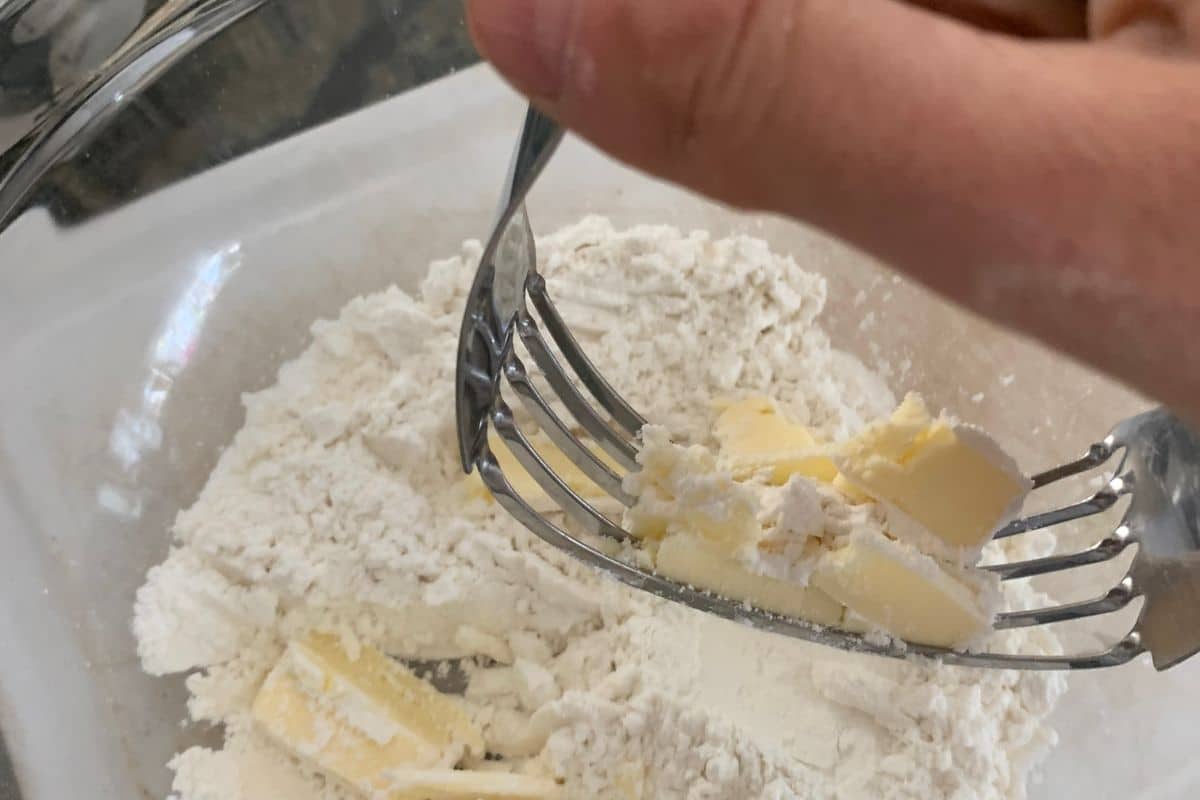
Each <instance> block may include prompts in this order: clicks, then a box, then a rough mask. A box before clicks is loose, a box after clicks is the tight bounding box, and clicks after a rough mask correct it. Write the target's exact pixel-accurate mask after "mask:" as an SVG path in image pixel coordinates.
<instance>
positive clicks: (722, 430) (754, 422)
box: [713, 397, 837, 485]
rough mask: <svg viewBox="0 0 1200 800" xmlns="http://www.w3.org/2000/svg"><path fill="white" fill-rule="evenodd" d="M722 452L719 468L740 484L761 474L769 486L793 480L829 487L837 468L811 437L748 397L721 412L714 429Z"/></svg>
mask: <svg viewBox="0 0 1200 800" xmlns="http://www.w3.org/2000/svg"><path fill="white" fill-rule="evenodd" d="M713 435H714V436H715V437H716V439H717V441H718V443H720V446H721V456H720V461H721V466H722V467H723V468H725V469H727V470H729V471H730V472H731V473H732V474H733V477H735V478H737V479H739V480H743V479H745V478H748V477H750V476H751V475H754V474H757V473H759V472H765V473H766V475H767V480H768V482H769V483H772V484H774V485H782V484H784V483H786V482H787V480H788V478H789V477H791V476H792V475H802V476H804V477H806V478H813V479H815V480H820V481H826V482H828V481H832V480H833V479H834V477H835V476H836V475H837V467H836V466H835V465H834V462H833V460H832V459H831V458H830V457H829V452H828V448H825V447H822V446H821V445H819V444H818V443H817V440H816V438H815V437H814V436H813V435H812V432H811V431H809V429H808V428H806V427H804V426H803V425H798V424H796V423H794V422H792V421H791V420H789V419H787V418H786V417H785V416H783V414H781V413H780V411H779V407H778V406H777V405H776V404H775V402H774V401H773V400H771V399H769V398H766V397H750V398H747V399H745V400H742V401H740V402H737V403H733V404H731V405H729V406H727V407H726V408H725V410H724V411H723V412H721V415H720V416H719V417H718V418H717V422H716V424H715V425H714V426H713Z"/></svg>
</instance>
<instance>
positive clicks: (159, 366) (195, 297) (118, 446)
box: [102, 242, 242, 515]
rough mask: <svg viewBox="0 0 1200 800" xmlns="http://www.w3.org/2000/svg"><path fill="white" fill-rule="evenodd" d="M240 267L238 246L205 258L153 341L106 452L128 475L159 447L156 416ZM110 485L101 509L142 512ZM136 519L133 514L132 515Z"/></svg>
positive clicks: (157, 418)
mask: <svg viewBox="0 0 1200 800" xmlns="http://www.w3.org/2000/svg"><path fill="white" fill-rule="evenodd" d="M241 266H242V246H241V244H240V243H238V242H233V243H231V244H229V245H227V246H226V247H223V248H222V249H220V250H218V251H216V252H214V253H211V254H209V255H208V256H206V257H204V258H203V259H202V260H201V261H200V262H199V264H198V265H197V266H196V270H195V274H194V275H193V276H192V280H191V281H190V282H189V283H188V286H187V288H186V289H185V290H184V292H183V294H182V295H181V296H180V298H179V301H178V302H177V303H176V304H175V307H174V308H173V309H171V313H170V315H169V316H168V317H167V320H166V322H165V323H164V324H163V327H162V329H161V330H160V331H159V333H158V336H157V337H155V339H154V343H153V344H152V346H151V348H150V358H149V363H148V364H147V365H146V366H147V368H148V370H147V373H148V374H147V376H146V381H145V383H143V384H142V389H141V393H140V398H139V400H140V402H139V403H138V404H137V406H136V407H133V408H123V409H121V410H120V411H119V412H118V413H117V419H116V421H115V422H114V424H113V428H112V433H111V434H110V435H109V446H108V448H109V452H110V453H111V454H112V455H113V457H114V458H115V459H116V460H117V463H118V464H120V465H121V468H122V469H123V470H124V471H126V472H131V471H133V470H134V469H136V468H137V466H138V464H139V463H140V462H141V459H142V455H143V454H144V453H146V452H150V451H154V450H157V449H158V448H159V447H161V446H162V427H161V426H160V424H159V417H160V416H161V415H162V410H163V405H164V404H165V403H166V400H167V397H168V396H169V394H170V390H171V386H172V385H173V383H174V381H175V377H176V376H177V375H178V374H179V372H180V370H182V369H183V368H184V367H186V366H187V364H188V362H189V361H191V359H192V357H193V356H194V355H195V352H196V347H197V343H198V341H199V339H200V333H201V331H202V330H203V329H204V321H205V319H206V318H207V316H208V314H209V311H210V309H211V308H212V306H213V303H214V302H215V301H216V299H217V297H218V296H219V295H220V293H221V289H222V288H223V287H224V286H225V284H226V282H228V280H229V279H230V277H232V276H233V274H234V273H235V272H237V271H238V269H239V268H240V267H241ZM119 491H120V490H118V489H117V488H116V487H114V486H111V485H109V486H105V487H104V492H105V500H106V501H105V502H103V503H102V505H103V506H104V507H105V508H107V509H108V510H110V511H113V512H114V513H119V510H121V509H125V510H127V511H125V512H124V513H126V514H128V513H133V512H137V513H140V510H141V503H140V501H139V500H137V499H136V498H122V499H120V500H119V501H118V498H117V497H116V494H117V493H119ZM135 515H136V514H135Z"/></svg>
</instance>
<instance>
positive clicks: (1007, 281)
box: [468, 0, 1200, 422]
mask: <svg viewBox="0 0 1200 800" xmlns="http://www.w3.org/2000/svg"><path fill="white" fill-rule="evenodd" d="M922 5H924V6H927V7H928V8H921V7H916V6H914V5H912V4H906V3H903V2H900V0H468V14H469V20H470V25H471V30H472V34H473V36H474V38H475V41H476V43H477V45H478V46H479V48H480V50H481V52H482V53H483V54H484V56H485V57H486V58H488V59H489V60H490V61H491V62H492V63H493V64H494V65H495V66H496V67H497V68H498V69H499V70H500V72H501V73H502V74H504V75H505V76H506V77H507V78H508V79H509V80H510V81H511V82H512V83H513V84H514V85H515V86H516V87H517V88H518V89H520V90H521V91H523V92H524V93H526V94H528V95H530V96H531V97H532V98H533V100H534V102H535V103H536V104H537V105H539V106H540V107H541V108H543V109H544V110H545V111H547V112H548V113H550V114H551V115H553V116H554V117H556V118H557V119H558V120H559V121H560V122H562V123H563V124H564V125H566V126H567V127H569V128H571V129H572V130H574V131H575V132H577V133H579V134H580V135H582V136H584V137H585V138H587V139H589V140H591V141H592V142H593V143H595V144H596V145H598V146H599V147H601V148H602V149H604V150H606V151H608V152H609V153H611V154H613V155H614V156H616V157H618V158H620V159H623V160H625V161H627V162H629V163H631V164H633V165H634V166H637V167H640V168H642V169H644V170H646V171H648V172H651V173H654V174H656V175H659V176H662V177H665V178H667V179H670V180H673V181H676V182H678V183H680V184H683V185H685V186H688V187H690V188H692V189H695V190H697V191H700V192H702V193H704V194H706V195H708V196H710V197H713V198H715V199H717V200H720V201H723V202H726V203H731V204H733V205H736V206H740V207H744V208H751V209H758V210H764V211H771V212H778V213H782V214H786V215H790V216H792V217H795V218H798V219H801V220H804V221H806V222H809V223H812V224H815V225H817V226H819V227H821V228H823V229H825V230H827V231H829V232H831V233H833V234H835V235H837V236H839V237H841V238H843V239H844V240H846V241H848V242H850V243H852V244H854V245H856V246H858V247H860V248H862V249H864V250H866V251H868V252H870V253H872V254H874V255H876V256H878V257H879V258H881V259H883V260H884V261H886V262H887V263H889V264H891V265H893V266H895V267H897V268H898V269H901V270H903V271H904V272H906V273H908V274H909V275H911V276H913V277H914V278H916V279H918V280H920V281H922V282H924V283H925V284H927V285H929V286H931V287H932V288H934V289H935V290H937V291H939V292H941V293H942V294H944V295H945V296H947V297H949V298H951V299H953V300H955V301H957V302H959V303H961V304H963V305H965V306H968V307H970V308H972V309H975V310H976V311H979V312H981V313H983V314H985V315H986V316H989V317H991V318H993V319H995V320H998V321H999V322H1001V323H1003V324H1006V325H1009V326H1011V327H1013V328H1016V329H1019V330H1023V331H1026V332H1028V333H1030V334H1032V335H1034V336H1037V337H1038V338H1040V339H1042V340H1043V341H1045V342H1047V343H1048V344H1050V345H1052V346H1054V347H1057V348H1058V349H1060V350H1062V351H1064V352H1066V353H1069V354H1071V355H1073V356H1075V357H1077V358H1080V359H1082V360H1085V361H1087V362H1089V363H1091V364H1092V365H1094V366H1096V367H1098V368H1100V369H1102V370H1104V371H1107V372H1108V373H1110V374H1112V375H1114V376H1116V377H1118V378H1120V379H1123V380H1125V381H1126V382H1127V383H1129V384H1131V385H1133V386H1134V387H1136V388H1138V389H1141V390H1142V391H1145V392H1147V393H1148V394H1150V395H1153V396H1155V397H1157V398H1159V399H1160V400H1162V401H1163V402H1166V403H1168V404H1169V405H1171V406H1172V407H1174V408H1175V410H1176V411H1177V412H1179V413H1182V414H1184V415H1185V416H1188V417H1190V418H1191V419H1192V420H1193V421H1197V422H1200V61H1196V60H1194V59H1193V50H1192V46H1193V44H1196V45H1197V46H1198V47H1200V0H1092V2H1091V3H1090V4H1086V3H1085V0H923V3H922ZM931 8H932V9H936V12H935V11H933V10H930V9H931ZM938 12H942V13H938ZM1086 30H1090V31H1091V32H1092V34H1093V37H1094V38H1093V39H1092V40H1091V41H1081V40H1070V39H1065V38H1031V37H1034V36H1035V35H1039V34H1040V35H1046V36H1054V37H1063V36H1070V35H1076V34H1082V33H1083V32H1084V31H1086Z"/></svg>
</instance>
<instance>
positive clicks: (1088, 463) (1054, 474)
mask: <svg viewBox="0 0 1200 800" xmlns="http://www.w3.org/2000/svg"><path fill="white" fill-rule="evenodd" d="M1118 449H1119V446H1118V445H1117V444H1116V439H1115V437H1113V436H1112V435H1111V434H1110V435H1109V436H1107V437H1106V438H1105V439H1104V441H1102V442H1097V443H1096V444H1094V445H1092V446H1091V447H1089V448H1088V451H1087V453H1085V454H1084V455H1083V457H1082V458H1077V459H1076V460H1074V461H1071V462H1068V463H1066V464H1062V465H1060V466H1057V467H1054V468H1053V469H1048V470H1046V471H1045V472H1039V473H1038V474H1037V475H1034V476H1033V477H1032V478H1031V480H1032V481H1033V488H1034V489H1040V488H1042V487H1043V486H1049V485H1050V484H1052V483H1055V482H1057V481H1061V480H1062V479H1063V478H1069V477H1071V476H1072V475H1078V474H1079V473H1081V472H1087V471H1088V470H1089V469H1094V468H1095V467H1098V466H1100V465H1101V464H1103V463H1104V462H1105V461H1108V460H1109V459H1110V458H1112V455H1113V453H1115V452H1116V451H1117V450H1118Z"/></svg>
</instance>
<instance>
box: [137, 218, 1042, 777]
mask: <svg viewBox="0 0 1200 800" xmlns="http://www.w3.org/2000/svg"><path fill="white" fill-rule="evenodd" d="M538 246H539V257H540V269H541V271H542V273H543V274H544V275H545V276H546V278H547V280H548V281H549V284H550V289H551V292H552V293H553V295H554V296H555V297H556V298H557V299H558V301H559V305H560V309H561V310H562V311H563V313H564V315H565V316H566V317H567V318H568V319H569V320H571V321H572V324H573V328H574V330H575V331H576V332H577V335H578V336H579V338H580V339H581V340H582V341H583V343H584V345H585V347H586V349H587V350H588V352H589V354H590V355H591V356H592V358H593V360H594V361H595V362H596V363H597V365H598V366H599V367H600V368H601V370H602V371H603V372H604V373H605V375H607V376H608V377H609V379H610V380H611V381H612V382H613V383H614V384H615V385H616V386H617V387H619V389H620V390H621V391H622V392H623V393H624V394H625V395H626V396H627V397H628V398H629V400H630V401H631V402H632V403H633V405H634V406H635V407H636V408H638V409H639V410H640V411H642V412H643V413H644V414H645V415H646V417H647V418H649V419H651V420H653V421H655V422H656V423H658V424H661V425H664V426H665V427H666V428H667V429H668V430H669V431H670V432H671V435H672V437H674V438H675V439H676V440H677V441H682V442H695V443H700V444H711V442H709V440H708V437H709V431H710V430H711V426H712V422H713V416H714V415H713V409H712V406H711V405H710V404H711V401H712V400H713V399H715V398H719V397H728V398H736V397H739V396H744V395H748V394H752V393H753V394H762V393H766V394H769V395H770V396H771V397H773V398H775V399H777V401H778V402H779V403H780V406H781V408H782V410H783V411H784V412H785V413H786V414H787V415H788V416H789V417H790V418H792V419H794V420H797V421H799V422H801V423H804V424H806V425H809V426H811V427H812V428H814V429H815V430H817V431H818V432H819V433H821V434H822V435H823V436H824V437H825V438H827V439H829V440H835V439H842V438H845V437H846V436H848V435H850V434H851V433H853V432H854V431H856V430H857V429H858V428H860V427H861V426H862V425H863V424H864V423H865V422H866V421H867V420H870V419H872V418H874V417H877V416H880V415H883V414H886V413H887V412H888V411H890V410H891V408H892V407H893V405H894V400H895V398H894V397H893V396H892V394H891V392H890V391H889V390H888V389H887V387H886V386H885V385H884V384H883V383H882V381H881V380H880V379H879V378H878V377H877V376H875V375H873V374H872V373H871V372H869V371H868V370H867V369H866V368H865V367H863V365H862V364H861V363H859V362H858V361H857V360H855V359H853V358H852V357H850V356H848V355H846V354H844V353H840V352H839V351H837V350H835V349H833V348H832V346H831V344H830V342H829V340H828V337H827V336H826V335H825V333H824V332H823V331H822V329H821V328H820V326H819V325H818V323H817V317H818V315H819V313H820V311H821V309H822V307H823V305H824V303H825V299H826V287H825V282H824V280H823V279H822V278H820V277H819V276H816V275H813V274H810V273H807V272H805V271H804V270H802V269H801V268H800V266H798V265H797V264H796V263H795V262H794V261H793V260H792V259H790V258H787V257H783V256H778V255H775V254H773V253H771V252H770V250H769V249H768V247H767V246H766V244H764V243H763V242H761V241H759V240H756V239H753V238H748V237H733V238H729V239H721V240H714V239H712V238H711V237H709V236H708V235H707V234H705V233H703V232H694V233H690V234H681V233H680V232H678V231H676V230H675V229H672V228H668V227H650V226H642V227H637V228H633V229H631V230H627V231H617V230H615V229H614V228H613V227H612V226H611V225H610V224H609V223H608V222H607V221H606V220H603V219H600V218H596V217H589V218H587V219H584V220H583V221H581V222H580V223H578V224H576V225H574V226H571V227H569V228H566V229H564V230H563V231H560V232H559V233H557V234H554V235H552V236H549V237H546V238H544V239H541V240H540V241H539V245H538ZM479 256H480V246H479V244H478V243H476V242H469V243H467V244H466V245H464V247H463V249H462V252H461V253H460V254H459V255H457V256H455V257H452V258H449V259H446V260H444V261H439V262H436V263H434V264H432V265H431V266H430V269H429V273H428V277H426V279H425V280H424V282H423V283H422V284H421V287H420V291H419V292H418V293H416V294H415V295H409V294H406V293H404V292H402V291H400V290H399V289H395V288H393V289H389V290H387V291H384V292H381V293H379V294H376V295H372V296H369V297H364V298H359V299H357V300H354V301H352V302H351V303H349V304H348V305H347V306H346V308H345V309H344V310H343V311H342V313H341V315H340V316H339V318H338V319H337V320H334V321H323V322H318V323H316V324H315V325H314V326H313V329H312V332H313V342H312V344H311V346H310V347H309V348H308V349H307V350H306V351H305V352H304V353H303V354H302V355H301V356H300V357H299V358H297V359H296V360H295V361H293V362H291V363H289V364H287V365H286V366H284V367H283V368H282V369H281V370H280V372H279V378H278V381H277V383H276V384H275V385H274V386H272V387H271V388H269V389H267V390H265V391H262V392H258V393H256V394H253V395H249V396H247V397H246V398H245V405H246V422H245V426H244V427H243V428H242V430H241V431H240V432H239V433H238V434H237V436H236V437H235V438H234V440H233V442H232V443H231V445H230V446H229V448H228V449H227V450H226V451H225V452H224V454H223V455H222V457H221V459H220V462H219V463H218V465H217V467H216V469H215V470H214V471H213V474H212V476H211V477H210V479H209V481H208V483H207V485H206V486H205V488H204V490H203V491H202V492H201V494H200V497H199V498H198V499H197V501H196V503H195V504H194V505H193V506H192V507H191V508H189V509H187V510H185V511H183V512H182V513H180V514H179V516H178V518H177V520H176V522H175V526H174V529H173V544H172V549H171V552H170V554H169V555H168V557H167V559H166V560H165V562H164V563H163V564H161V565H159V566H157V567H155V568H154V569H152V570H151V571H150V573H149V575H148V576H147V579H146V584H145V585H144V586H143V588H142V589H141V591H140V592H139V594H138V598H137V605H136V608H135V613H134V623H133V624H134V630H135V633H136V635H137V639H138V644H139V654H140V656H141V659H142V665H143V667H144V668H145V669H146V671H147V672H150V673H152V674H156V675H163V674H170V673H190V674H189V676H188V678H187V684H188V688H189V691H190V692H191V700H190V703H189V713H190V715H191V717H192V718H193V719H195V720H201V721H207V722H215V723H220V724H222V725H223V726H224V730H225V737H226V741H225V744H224V747H223V748H222V749H221V750H217V751H214V750H208V749H201V748H193V749H191V750H188V751H186V752H184V753H181V754H180V755H178V756H177V757H176V759H175V760H174V761H173V762H172V767H173V768H174V770H175V774H176V779H175V785H174V795H173V797H174V798H177V800H217V799H218V798H219V799H220V800H272V799H273V798H278V797H285V796H286V797H289V798H299V800H341V799H343V798H348V797H349V794H348V793H347V791H346V790H345V789H343V788H341V787H339V786H337V785H334V784H332V783H327V782H326V781H324V780H323V779H322V778H321V777H320V776H317V775H313V774H310V773H308V772H306V771H305V769H304V768H303V767H302V766H301V765H300V764H298V763H297V762H294V761H293V760H292V759H291V758H290V757H288V756H287V754H285V753H283V752H282V751H281V750H278V749H277V748H275V747H274V746H273V745H271V744H269V743H267V742H265V741H262V740H261V739H260V738H259V737H258V736H257V734H256V733H255V732H254V730H253V726H252V724H251V722H250V719H249V710H250V704H251V702H252V699H253V697H254V693H255V692H256V690H257V688H258V686H259V685H260V684H261V681H262V680H263V677H264V676H265V674H266V672H267V671H269V669H270V668H271V666H272V664H273V662H274V661H275V659H276V658H278V656H279V654H280V653H281V652H282V650H283V647H284V646H285V645H286V642H287V641H288V639H289V638H291V637H295V636H299V635H302V634H304V633H306V632H308V631H311V630H323V631H331V632H335V633H338V634H340V635H341V636H342V638H343V641H344V642H346V643H347V645H348V646H351V647H353V646H354V645H355V644H356V643H369V644H372V645H374V646H376V647H379V648H380V649H382V650H384V651H385V652H388V653H390V654H392V655H394V656H397V657H400V658H411V659H440V658H457V657H471V656H480V655H486V656H488V659H487V660H479V661H478V663H476V662H473V661H468V662H467V670H468V673H469V678H470V685H469V688H468V690H467V693H466V703H467V705H468V707H469V708H470V709H471V711H472V713H473V714H474V715H475V717H476V719H477V720H478V721H479V722H480V724H481V725H482V726H483V730H484V734H485V739H486V740H487V745H488V749H489V750H490V751H491V752H493V753H497V754H500V755H502V756H504V757H506V758H508V759H510V760H511V761H513V762H514V763H515V764H517V765H518V766H521V767H522V768H527V769H535V770H540V771H543V772H547V773H550V774H553V775H555V776H558V777H561V778H563V779H565V781H566V788H567V792H568V795H569V796H571V797H578V798H591V797H613V798H640V797H646V798H672V797H680V798H685V797H686V798H734V797H737V798H752V797H761V798H793V797H804V798H810V797H811V798H910V797H911V798H951V797H954V798H957V797H968V796H969V797H975V798H1014V797H1015V798H1020V797H1023V796H1024V784H1025V780H1026V775H1027V772H1028V770H1029V768H1030V767H1031V765H1032V764H1034V763H1036V761H1037V759H1038V758H1040V756H1041V755H1042V754H1043V753H1044V752H1045V751H1046V749H1047V748H1048V747H1049V746H1051V745H1052V744H1053V733H1052V732H1051V731H1050V730H1049V728H1048V727H1047V726H1046V722H1045V720H1046V717H1047V715H1048V714H1049V713H1050V711H1051V710H1052V708H1053V706H1054V704H1055V702H1056V700H1057V699H1058V697H1059V696H1060V695H1061V694H1062V692H1063V689H1064V684H1063V679H1062V678H1061V677H1060V676H1058V675H1052V674H1018V673H1015V672H981V671H974V670H967V669H954V668H947V667H938V666H935V665H923V664H916V663H904V662H886V661H883V660H879V659H872V658H866V657H860V656H853V655H849V654H845V653H839V652H836V651H832V650H828V649H825V648H820V647H816V646H813V645H808V644H805V643H802V642H796V641H791V640H786V639H782V638H780V637H774V636H770V635H767V634H763V633H759V632H756V631H752V630H749V629H746V628H743V627H739V626H736V625H733V624H730V623H726V622H723V621H721V620H716V619H711V618H708V617H705V616H703V615H700V614H697V613H695V612H692V611H690V610H688V609H683V608H679V607H676V606H672V605H668V604H665V603H662V602H660V601H657V600H655V599H653V598H651V597H649V596H647V595H644V594H641V593H638V592H635V591H633V590H630V589H627V588H625V587H623V586H620V585H617V584H615V583H614V582H612V581H609V580H607V579H604V578H602V577H600V576H598V575H597V574H595V573H593V572H591V571H589V570H587V569H586V568H584V567H582V566H580V565H579V564H577V563H575V562H574V561H572V560H571V559H569V558H568V557H566V556H565V555H563V554H562V553H560V552H558V551H556V550H554V549H552V548H550V547H548V546H546V545H544V544H543V543H542V542H540V541H539V540H537V539H536V538H535V537H533V536H532V535H531V534H530V533H528V532H527V531H526V530H525V529H524V528H522V527H521V526H520V525H519V524H517V523H516V522H514V521H513V520H511V519H510V518H508V517H507V515H506V514H504V512H503V511H501V510H500V509H499V508H498V507H497V506H496V505H495V504H494V503H492V502H490V501H487V500H484V499H480V498H479V497H478V496H477V493H472V492H470V491H468V490H467V487H466V485H465V482H464V479H463V476H462V475H461V472H460V470H459V467H458V464H457V451H456V443H455V437H454V428H453V422H454V420H453V408H454V403H453V371H454V354H455V346H456V336H457V331H458V321H459V315H460V313H461V308H462V305H463V302H464V298H465V295H466V291H467V287H468V286H469V282H470V279H471V277H472V274H473V271H474V268H475V265H476V264H477V262H478V259H479ZM1016 592H1018V593H1021V592H1026V593H1028V590H1024V589H1021V588H1020V587H1018V588H1017V589H1016ZM1018 601H1019V602H1021V603H1025V604H1028V603H1031V602H1034V601H1035V598H1033V597H1032V596H1027V597H1018ZM1010 646H1013V647H1023V648H1025V649H1026V650H1027V651H1034V652H1054V651H1055V648H1056V647H1057V643H1056V642H1055V641H1054V640H1053V638H1052V637H1050V636H1049V635H1048V634H1045V633H1044V632H1038V631H1030V632H1027V633H1025V632H1022V633H1019V634H1016V638H1015V639H1014V640H1013V642H1011V643H1010Z"/></svg>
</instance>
